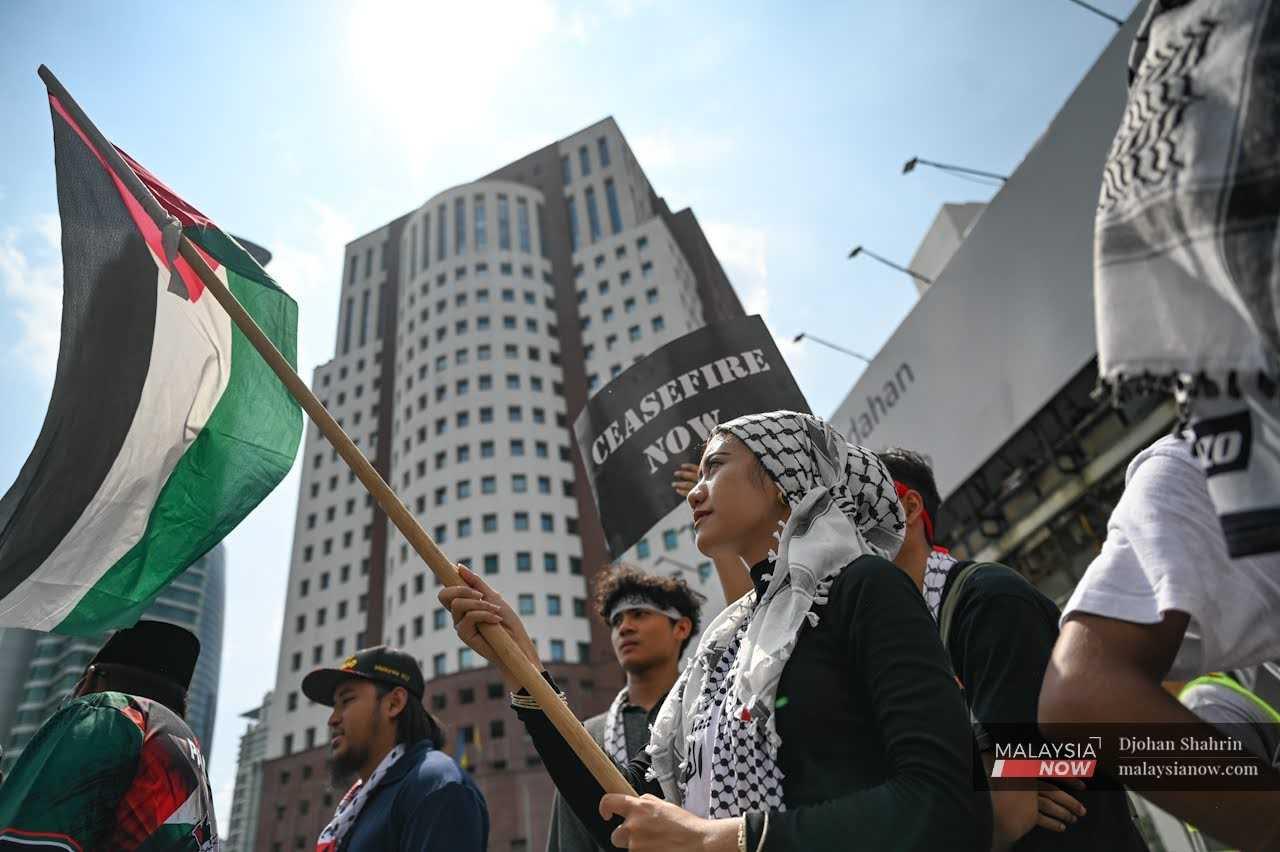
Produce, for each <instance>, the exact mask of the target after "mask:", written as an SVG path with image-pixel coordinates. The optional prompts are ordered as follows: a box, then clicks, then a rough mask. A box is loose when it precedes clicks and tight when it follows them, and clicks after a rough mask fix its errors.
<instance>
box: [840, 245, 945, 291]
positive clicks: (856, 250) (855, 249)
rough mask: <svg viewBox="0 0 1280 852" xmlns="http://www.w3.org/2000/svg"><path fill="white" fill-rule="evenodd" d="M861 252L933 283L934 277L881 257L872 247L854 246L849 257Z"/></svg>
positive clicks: (916, 277)
mask: <svg viewBox="0 0 1280 852" xmlns="http://www.w3.org/2000/svg"><path fill="white" fill-rule="evenodd" d="M860 254H865V255H867V256H868V257H870V258H873V259H874V260H878V261H880V262H881V263H883V264H884V265H885V266H888V267H891V268H893V269H896V270H898V271H899V272H905V273H906V274H907V275H910V276H911V277H912V278H914V279H916V280H917V281H921V282H923V283H925V284H933V279H932V278H926V277H925V276H923V275H921V274H920V273H919V272H913V271H912V270H910V269H907V268H906V267H905V266H899V265H898V264H896V263H894V262H893V261H892V260H887V259H886V258H883V257H881V256H880V255H878V254H876V253H875V252H873V251H871V250H870V249H868V248H863V247H862V246H854V247H853V249H852V250H850V252H849V257H850V258H855V257H857V256H858V255H860Z"/></svg>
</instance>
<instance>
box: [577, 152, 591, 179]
mask: <svg viewBox="0 0 1280 852" xmlns="http://www.w3.org/2000/svg"><path fill="white" fill-rule="evenodd" d="M578 168H580V169H582V176H583V177H586V176H587V175H589V174H591V152H590V151H588V150H587V146H586V145H579V146H578Z"/></svg>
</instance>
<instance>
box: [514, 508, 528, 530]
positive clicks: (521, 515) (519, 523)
mask: <svg viewBox="0 0 1280 852" xmlns="http://www.w3.org/2000/svg"><path fill="white" fill-rule="evenodd" d="M515 525H516V532H527V531H528V529H529V513H528V512H516V513H515Z"/></svg>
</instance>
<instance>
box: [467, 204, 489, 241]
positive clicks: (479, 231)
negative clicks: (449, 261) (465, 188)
mask: <svg viewBox="0 0 1280 852" xmlns="http://www.w3.org/2000/svg"><path fill="white" fill-rule="evenodd" d="M471 209H472V210H473V211H474V212H473V214H472V215H473V216H474V218H475V223H476V238H475V239H476V249H475V250H476V251H478V252H480V251H484V250H485V249H486V248H487V247H488V244H489V234H488V231H487V227H486V222H485V215H484V213H485V210H484V196H483V195H477V196H476V197H475V198H473V199H472V200H471Z"/></svg>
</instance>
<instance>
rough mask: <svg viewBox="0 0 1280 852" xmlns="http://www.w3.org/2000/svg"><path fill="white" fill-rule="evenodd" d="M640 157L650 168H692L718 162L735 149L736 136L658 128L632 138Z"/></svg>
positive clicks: (632, 145)
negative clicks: (734, 139)
mask: <svg viewBox="0 0 1280 852" xmlns="http://www.w3.org/2000/svg"><path fill="white" fill-rule="evenodd" d="M628 141H629V142H630V143H631V150H633V151H634V152H635V155H636V159H637V160H639V161H640V162H641V164H642V165H643V166H644V168H645V169H646V170H647V171H652V172H656V171H660V170H664V169H672V168H679V167H684V168H690V167H694V166H699V165H704V164H707V163H714V162H717V161H719V160H722V159H724V158H725V157H726V156H728V155H729V154H730V153H732V152H733V149H734V142H733V139H732V138H731V137H730V136H728V135H727V134H720V133H704V132H701V131H694V130H673V129H671V128H669V127H658V128H654V129H652V130H644V131H641V132H640V133H637V134H635V135H634V136H630V137H628Z"/></svg>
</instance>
